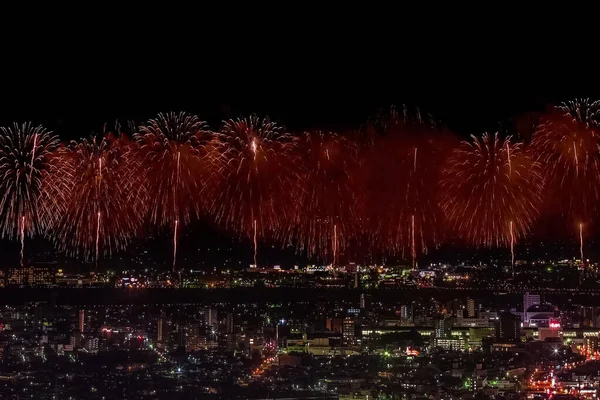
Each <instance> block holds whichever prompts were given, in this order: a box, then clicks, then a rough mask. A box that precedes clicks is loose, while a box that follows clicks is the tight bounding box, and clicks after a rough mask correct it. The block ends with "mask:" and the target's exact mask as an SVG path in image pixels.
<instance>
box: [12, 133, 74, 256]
mask: <svg viewBox="0 0 600 400" xmlns="http://www.w3.org/2000/svg"><path fill="white" fill-rule="evenodd" d="M59 145H60V142H59V140H58V137H57V136H56V135H54V134H52V133H51V132H50V131H47V130H46V129H44V128H43V127H41V126H37V127H34V126H32V125H31V124H30V123H24V124H21V125H18V124H14V125H13V126H12V127H9V128H2V129H1V131H0V193H2V194H1V196H2V197H1V200H0V232H2V237H8V238H10V239H13V238H18V239H19V240H20V242H21V264H23V260H24V257H23V256H24V246H25V238H26V237H31V236H33V235H35V234H39V233H43V232H45V230H46V229H47V228H48V227H49V226H51V225H52V224H53V222H54V219H55V217H56V216H57V215H59V214H60V211H61V207H62V202H61V198H62V196H63V195H64V193H65V192H64V191H63V190H62V189H63V188H62V187H53V186H51V185H47V184H46V182H45V181H46V179H47V178H48V176H49V175H50V174H51V173H52V172H53V170H54V168H55V167H56V165H55V159H53V157H52V152H54V151H56V150H57V149H58V148H59Z"/></svg>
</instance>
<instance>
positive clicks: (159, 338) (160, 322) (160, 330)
mask: <svg viewBox="0 0 600 400" xmlns="http://www.w3.org/2000/svg"><path fill="white" fill-rule="evenodd" d="M156 330H157V335H156V341H157V342H160V343H162V341H163V320H162V318H159V319H158V321H157V323H156Z"/></svg>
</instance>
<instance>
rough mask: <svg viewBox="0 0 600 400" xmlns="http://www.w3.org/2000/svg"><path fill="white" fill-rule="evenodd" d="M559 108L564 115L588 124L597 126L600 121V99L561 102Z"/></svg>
mask: <svg viewBox="0 0 600 400" xmlns="http://www.w3.org/2000/svg"><path fill="white" fill-rule="evenodd" d="M558 108H559V109H560V110H561V111H562V113H563V114H564V115H566V116H569V117H571V118H572V119H573V120H574V121H577V122H582V123H584V124H586V125H587V126H594V127H597V126H598V123H600V101H598V100H597V101H591V100H590V99H575V100H571V101H568V102H566V103H563V104H561V105H560V106H559V107H558Z"/></svg>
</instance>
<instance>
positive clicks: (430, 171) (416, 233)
mask: <svg viewBox="0 0 600 400" xmlns="http://www.w3.org/2000/svg"><path fill="white" fill-rule="evenodd" d="M377 121H378V122H377V123H376V124H375V125H374V126H375V129H376V131H377V132H380V133H378V134H377V135H375V139H374V144H373V145H372V146H371V147H370V148H369V149H368V150H367V152H366V156H365V157H364V164H365V168H363V171H362V173H363V177H362V181H363V183H362V185H361V186H362V187H363V188H364V191H365V193H366V201H365V202H364V205H365V207H364V210H365V214H364V217H363V219H364V221H365V222H366V224H367V227H368V230H369V232H370V237H371V239H370V242H371V244H372V245H375V246H379V247H380V248H381V250H383V251H387V250H388V249H389V250H392V251H395V252H399V253H400V254H401V255H402V256H403V257H404V256H406V255H408V257H409V258H410V259H411V262H412V265H413V266H416V259H417V256H418V254H419V253H421V254H423V253H426V252H427V251H428V247H429V246H437V245H438V244H439V242H440V239H441V238H440V236H441V232H442V227H441V222H442V220H443V219H442V218H441V211H440V209H439V207H438V203H437V197H438V194H437V185H435V184H431V182H437V181H438V180H439V174H440V170H439V165H440V163H439V159H440V158H443V157H444V156H445V154H446V153H447V152H448V151H449V149H450V148H451V143H452V141H453V136H452V135H450V134H448V133H447V132H445V131H444V130H443V129H441V128H439V127H437V126H436V125H435V124H433V123H432V122H431V121H430V120H429V119H428V120H423V119H422V118H421V113H420V112H417V113H416V117H411V116H410V113H409V112H408V111H407V110H406V109H404V111H403V112H398V111H397V110H396V109H395V108H393V107H392V109H391V111H390V112H389V113H382V114H380V116H379V117H378V120H377ZM391 199H393V200H391Z"/></svg>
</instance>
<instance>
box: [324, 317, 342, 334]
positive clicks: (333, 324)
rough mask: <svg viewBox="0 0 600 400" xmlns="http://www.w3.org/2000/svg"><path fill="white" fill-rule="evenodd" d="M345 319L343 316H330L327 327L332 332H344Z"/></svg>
mask: <svg viewBox="0 0 600 400" xmlns="http://www.w3.org/2000/svg"><path fill="white" fill-rule="evenodd" d="M342 325H343V320H342V319H341V318H328V319H327V321H326V323H325V328H326V329H327V330H328V331H330V332H337V333H342Z"/></svg>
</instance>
